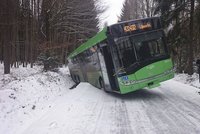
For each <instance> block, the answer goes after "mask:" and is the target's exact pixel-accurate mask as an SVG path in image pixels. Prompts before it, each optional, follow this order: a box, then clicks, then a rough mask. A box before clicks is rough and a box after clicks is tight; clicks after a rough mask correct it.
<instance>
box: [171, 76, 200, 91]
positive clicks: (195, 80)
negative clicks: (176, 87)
mask: <svg viewBox="0 0 200 134" xmlns="http://www.w3.org/2000/svg"><path fill="white" fill-rule="evenodd" d="M174 80H176V81H179V82H182V83H184V84H187V85H190V86H193V87H196V88H199V89H200V81H199V75H198V74H197V73H194V74H193V75H192V76H190V75H188V74H184V73H183V74H177V75H176V76H175V78H174Z"/></svg>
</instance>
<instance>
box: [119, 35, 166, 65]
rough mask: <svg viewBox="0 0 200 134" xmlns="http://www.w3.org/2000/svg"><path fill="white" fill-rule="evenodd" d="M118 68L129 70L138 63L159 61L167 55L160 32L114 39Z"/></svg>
mask: <svg viewBox="0 0 200 134" xmlns="http://www.w3.org/2000/svg"><path fill="white" fill-rule="evenodd" d="M115 43H116V46H115V52H116V53H117V55H118V59H119V64H120V65H119V66H120V67H123V68H125V69H126V68H129V67H130V66H133V65H134V64H135V63H138V62H145V61H149V60H152V59H159V58H160V57H162V56H165V55H166V54H167V52H166V49H165V46H164V42H163V34H162V32H153V33H149V34H141V35H136V36H126V37H122V38H119V39H115Z"/></svg>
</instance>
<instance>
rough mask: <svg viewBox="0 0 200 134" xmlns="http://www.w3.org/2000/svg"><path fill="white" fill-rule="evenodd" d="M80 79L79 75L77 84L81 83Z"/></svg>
mask: <svg viewBox="0 0 200 134" xmlns="http://www.w3.org/2000/svg"><path fill="white" fill-rule="evenodd" d="M80 82H81V81H80V77H79V76H78V75H77V83H80Z"/></svg>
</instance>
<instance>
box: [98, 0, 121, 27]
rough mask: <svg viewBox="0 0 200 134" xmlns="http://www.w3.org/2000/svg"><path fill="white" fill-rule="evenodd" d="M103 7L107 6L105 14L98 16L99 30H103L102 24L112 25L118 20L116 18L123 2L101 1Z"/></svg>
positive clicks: (117, 0)
mask: <svg viewBox="0 0 200 134" xmlns="http://www.w3.org/2000/svg"><path fill="white" fill-rule="evenodd" d="M101 1H102V5H103V6H108V9H107V11H106V12H105V13H103V14H102V15H101V16H100V20H101V21H100V28H103V26H104V24H105V23H107V24H108V25H111V24H114V23H116V22H117V20H118V16H120V14H121V9H122V7H123V3H124V0H101Z"/></svg>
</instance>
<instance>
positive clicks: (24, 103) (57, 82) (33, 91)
mask: <svg viewBox="0 0 200 134" xmlns="http://www.w3.org/2000/svg"><path fill="white" fill-rule="evenodd" d="M72 84H73V83H72V82H71V78H70V77H69V71H68V68H61V69H59V71H58V72H57V73H56V72H42V68H41V67H40V66H35V67H34V68H22V67H20V68H12V69H11V74H8V75H4V74H3V65H2V64H0V134H14V133H15V131H16V130H18V129H21V130H22V131H23V129H25V128H26V126H27V125H30V123H31V122H33V121H34V120H36V119H38V118H39V117H40V116H42V114H43V113H45V111H47V110H48V109H50V108H51V107H52V105H51V103H52V102H53V101H54V100H55V99H56V97H58V96H62V95H63V94H66V93H67V91H68V89H69V87H70V86H71V85H72ZM22 127H23V128H22Z"/></svg>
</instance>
